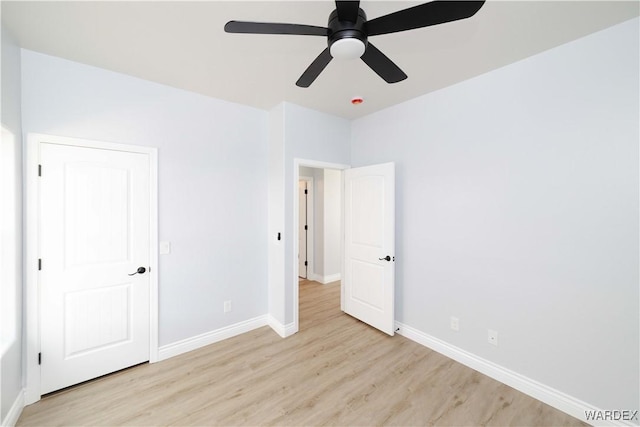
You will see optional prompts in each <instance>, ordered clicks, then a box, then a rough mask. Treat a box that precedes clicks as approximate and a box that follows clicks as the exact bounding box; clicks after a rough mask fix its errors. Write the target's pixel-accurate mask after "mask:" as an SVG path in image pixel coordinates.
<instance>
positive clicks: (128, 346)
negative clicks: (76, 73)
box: [39, 143, 150, 394]
mask: <svg viewBox="0 0 640 427" xmlns="http://www.w3.org/2000/svg"><path fill="white" fill-rule="evenodd" d="M40 163H41V167H42V173H41V177H40V178H39V183H40V191H39V194H40V207H39V216H40V236H41V240H40V246H39V251H40V255H39V257H40V259H41V262H42V264H41V271H40V272H39V273H40V280H39V287H40V325H41V326H40V327H41V334H40V349H41V356H42V358H41V390H40V391H41V393H42V394H45V393H49V392H51V391H54V390H58V389H61V388H64V387H67V386H69V385H73V384H77V383H79V382H82V381H86V380H88V379H92V378H95V377H98V376H101V375H104V374H107V373H110V372H114V371H117V370H119V369H123V368H126V367H129V366H132V365H135V364H138V363H141V362H145V361H147V360H149V336H150V334H149V326H150V325H149V296H150V280H149V274H150V273H149V271H148V270H149V261H150V240H149V239H150V227H149V222H150V202H149V199H150V198H149V191H150V187H149V184H150V175H149V168H150V159H149V156H148V155H147V154H143V153H131V152H125V151H115V150H105V149H96V148H86V147H76V146H67V145H59V144H49V143H42V144H40ZM139 267H144V268H145V269H146V270H147V271H145V272H144V273H141V274H134V275H131V274H132V273H134V272H136V271H137V270H138V268H139ZM140 271H142V270H140Z"/></svg>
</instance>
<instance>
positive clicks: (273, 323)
mask: <svg viewBox="0 0 640 427" xmlns="http://www.w3.org/2000/svg"><path fill="white" fill-rule="evenodd" d="M267 324H268V325H269V326H270V327H271V329H273V330H274V331H275V332H276V334H278V335H280V336H281V337H282V338H287V337H288V336H291V335H293V334H295V333H296V332H298V330H297V329H296V328H295V324H293V323H289V324H288V325H283V324H282V323H280V322H278V321H277V320H276V319H275V318H274V317H273V316H271V315H270V314H269V315H267Z"/></svg>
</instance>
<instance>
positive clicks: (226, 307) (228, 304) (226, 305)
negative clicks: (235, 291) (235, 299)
mask: <svg viewBox="0 0 640 427" xmlns="http://www.w3.org/2000/svg"><path fill="white" fill-rule="evenodd" d="M230 311H231V301H225V302H224V312H225V313H228V312H230Z"/></svg>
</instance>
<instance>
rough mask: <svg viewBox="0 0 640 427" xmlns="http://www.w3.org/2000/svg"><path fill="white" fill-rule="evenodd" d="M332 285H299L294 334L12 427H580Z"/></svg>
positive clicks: (115, 387)
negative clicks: (370, 317) (356, 311)
mask: <svg viewBox="0 0 640 427" xmlns="http://www.w3.org/2000/svg"><path fill="white" fill-rule="evenodd" d="M339 292H340V286H339V283H334V284H330V285H324V286H323V285H320V284H317V283H314V282H308V281H303V282H302V283H301V285H300V332H299V333H297V334H295V335H293V336H291V337H289V338H286V339H282V338H280V337H279V336H278V335H277V334H275V333H274V332H273V331H272V330H271V329H270V328H268V327H263V328H260V329H256V330H254V331H252V332H249V333H247V334H244V335H241V336H238V337H235V338H231V339H228V340H226V341H223V342H220V343H216V344H213V345H210V346H207V347H205V348H202V349H199V350H196V351H192V352H190V353H186V354H183V355H180V356H177V357H174V358H172V359H169V360H166V361H163V362H159V363H155V364H152V365H150V364H144V365H139V366H136V367H134V368H131V369H127V370H125V371H121V372H118V373H115V374H112V375H109V376H106V377H103V378H100V379H98V380H94V381H91V382H88V383H84V384H81V385H79V386H76V387H73V388H70V389H66V390H64V391H61V392H58V393H56V394H52V395H49V396H47V397H45V398H43V399H42V400H41V401H40V402H38V403H36V404H33V405H30V406H28V407H26V408H25V409H24V412H23V414H22V416H21V417H20V420H19V421H18V426H33V425H38V426H44V425H58V426H78V425H82V426H90V425H109V426H113V425H136V426H156V425H296V426H311V425H313V426H315V425H343V426H369V425H404V426H413V425H537V426H552V425H554V426H556V425H582V423H581V422H580V421H579V420H577V419H575V418H572V417H570V416H568V415H566V414H564V413H562V412H559V411H557V410H555V409H553V408H551V407H549V406H547V405H545V404H543V403H541V402H538V401H536V400H534V399H532V398H530V397H528V396H526V395H524V394H522V393H520V392H517V391H515V390H513V389H512V388H510V387H507V386H505V385H503V384H501V383H499V382H497V381H494V380H492V379H490V378H488V377H486V376H484V375H482V374H480V373H478V372H475V371H473V370H472V369H469V368H467V367H465V366H463V365H460V364H459V363H456V362H454V361H452V360H451V359H448V358H446V357H444V356H442V355H440V354H438V353H436V352H433V351H431V350H429V349H427V348H425V347H423V346H421V345H419V344H416V343H414V342H412V341H410V340H408V339H406V338H403V337H401V336H397V335H396V336H394V337H389V336H387V335H385V334H383V333H380V332H378V331H376V330H374V329H372V328H370V327H368V326H367V325H365V324H363V323H361V322H359V321H357V320H355V319H353V318H351V317H349V316H347V315H345V314H343V313H342V312H341V311H340V303H339Z"/></svg>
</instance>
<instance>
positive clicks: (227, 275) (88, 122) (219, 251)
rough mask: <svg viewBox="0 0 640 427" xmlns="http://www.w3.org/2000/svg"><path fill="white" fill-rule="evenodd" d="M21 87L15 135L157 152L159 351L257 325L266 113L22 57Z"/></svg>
mask: <svg viewBox="0 0 640 427" xmlns="http://www.w3.org/2000/svg"><path fill="white" fill-rule="evenodd" d="M22 85H23V125H24V132H25V134H26V133H27V132H40V133H46V134H53V135H61V136H68V137H79V138H88V139H96V140H102V141H112V142H119V143H124V144H135V145H145V146H154V147H158V153H159V188H160V190H159V191H160V193H159V215H160V228H159V238H160V240H161V241H163V240H168V241H170V242H171V254H170V255H161V256H160V273H159V277H160V325H159V326H160V345H166V344H170V343H174V342H176V341H178V340H182V339H185V338H191V337H194V336H196V335H198V334H202V333H206V332H210V331H213V330H216V329H219V328H222V327H224V326H227V325H231V324H234V323H237V322H240V321H243V320H247V319H250V318H253V317H256V316H260V315H264V314H266V313H267V310H268V307H267V253H266V252H265V247H267V241H266V238H267V217H266V212H267V201H268V199H267V197H268V186H267V182H268V178H269V177H268V170H267V165H268V162H267V151H268V115H267V113H266V112H264V111H260V110H257V109H254V108H249V107H245V106H240V105H237V104H232V103H229V102H224V101H220V100H216V99H212V98H208V97H205V96H201V95H197V94H194V93H190V92H186V91H182V90H178V89H174V88H170V87H167V86H163V85H159V84H155V83H151V82H148V81H143V80H140V79H136V78H133V77H129V76H125V75H121V74H117V73H112V72H109V71H106V70H102V69H98V68H94V67H90V66H86V65H81V64H78V63H74V62H70V61H66V60H62V59H59V58H54V57H51V56H46V55H42V54H39V53H35V52H31V51H26V50H23V55H22ZM225 300H231V301H232V302H233V311H232V312H231V313H228V314H224V313H223V302H224V301H225Z"/></svg>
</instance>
